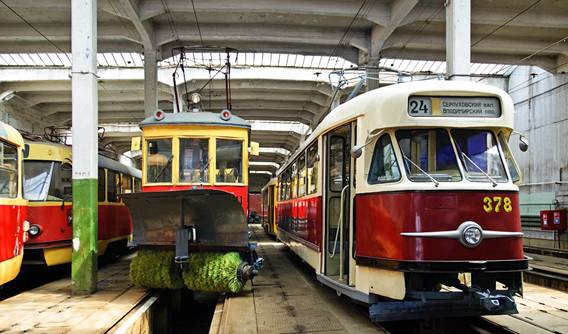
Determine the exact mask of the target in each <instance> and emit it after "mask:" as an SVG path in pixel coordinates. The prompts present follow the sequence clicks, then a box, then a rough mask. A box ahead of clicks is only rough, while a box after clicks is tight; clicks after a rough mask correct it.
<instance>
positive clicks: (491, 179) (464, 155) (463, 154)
mask: <svg viewBox="0 0 568 334" xmlns="http://www.w3.org/2000/svg"><path fill="white" fill-rule="evenodd" d="M461 154H462V157H464V158H466V159H467V161H469V162H471V164H472V165H473V166H475V168H477V170H479V171H480V172H481V173H482V174H483V175H485V177H486V178H488V179H489V181H491V184H493V188H495V187H497V182H495V180H494V179H493V178H492V177H491V176H489V174H487V173H485V171H483V169H481V167H479V166H478V165H477V164H476V163H475V162H473V160H471V158H470V157H468V156H467V154H465V153H463V151H462V152H461ZM468 172H469V171H468Z"/></svg>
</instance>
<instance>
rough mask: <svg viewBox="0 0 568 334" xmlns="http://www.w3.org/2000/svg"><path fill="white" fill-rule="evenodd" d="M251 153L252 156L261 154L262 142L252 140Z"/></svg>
mask: <svg viewBox="0 0 568 334" xmlns="http://www.w3.org/2000/svg"><path fill="white" fill-rule="evenodd" d="M249 152H250V155H252V156H255V157H256V156H258V155H260V144H259V143H257V142H254V141H251V142H250V151H249Z"/></svg>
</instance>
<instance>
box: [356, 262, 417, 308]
mask: <svg viewBox="0 0 568 334" xmlns="http://www.w3.org/2000/svg"><path fill="white" fill-rule="evenodd" d="M355 273H356V274H355V287H356V288H357V290H360V291H362V292H364V293H374V294H377V295H380V296H385V297H389V298H392V299H396V300H402V299H404V296H405V294H406V286H405V284H404V273H403V272H400V271H393V270H384V269H378V268H372V267H363V266H357V267H356V268H355Z"/></svg>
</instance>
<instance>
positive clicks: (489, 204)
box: [483, 196, 513, 213]
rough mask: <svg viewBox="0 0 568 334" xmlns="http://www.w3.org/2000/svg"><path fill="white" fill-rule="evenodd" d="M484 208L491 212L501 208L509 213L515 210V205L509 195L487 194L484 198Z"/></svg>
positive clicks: (498, 210)
mask: <svg viewBox="0 0 568 334" xmlns="http://www.w3.org/2000/svg"><path fill="white" fill-rule="evenodd" d="M483 210H484V211H485V212H487V213H489V212H501V210H503V211H505V212H507V213H509V212H511V211H513V205H512V202H511V199H510V198H509V197H501V196H493V197H489V196H486V197H484V198H483Z"/></svg>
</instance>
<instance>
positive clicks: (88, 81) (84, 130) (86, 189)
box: [71, 0, 98, 295]
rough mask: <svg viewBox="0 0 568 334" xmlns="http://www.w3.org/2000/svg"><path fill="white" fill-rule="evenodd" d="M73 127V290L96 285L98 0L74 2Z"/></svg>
mask: <svg viewBox="0 0 568 334" xmlns="http://www.w3.org/2000/svg"><path fill="white" fill-rule="evenodd" d="M71 46H72V53H73V56H72V71H71V85H72V90H71V102H72V103H71V104H72V131H73V135H72V136H73V137H72V138H73V242H72V246H73V255H72V262H71V280H72V292H73V294H79V295H82V294H90V293H93V292H94V291H95V290H96V289H97V239H98V187H97V182H98V136H97V127H98V90H97V1H96V0H72V2H71Z"/></svg>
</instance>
